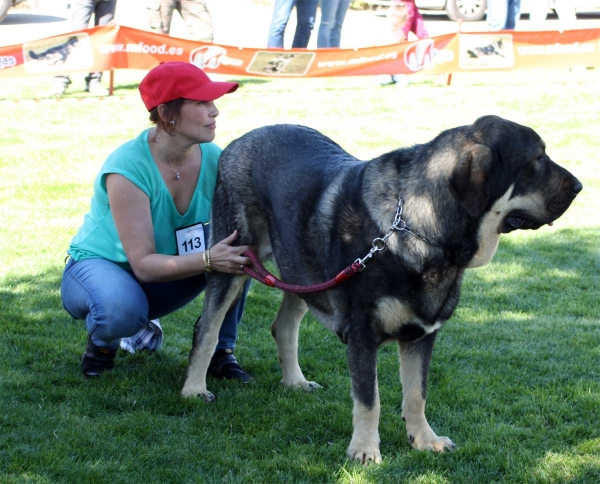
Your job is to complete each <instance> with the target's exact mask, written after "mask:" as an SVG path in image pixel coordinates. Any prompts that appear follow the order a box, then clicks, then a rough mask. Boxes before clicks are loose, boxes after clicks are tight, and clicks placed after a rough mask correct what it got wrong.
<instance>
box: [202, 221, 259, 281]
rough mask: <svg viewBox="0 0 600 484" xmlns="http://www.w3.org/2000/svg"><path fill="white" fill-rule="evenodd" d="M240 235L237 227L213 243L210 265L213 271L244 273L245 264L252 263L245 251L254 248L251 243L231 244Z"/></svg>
mask: <svg viewBox="0 0 600 484" xmlns="http://www.w3.org/2000/svg"><path fill="white" fill-rule="evenodd" d="M237 237H238V231H237V229H236V230H234V231H233V233H232V234H231V235H230V236H228V237H225V238H224V239H223V240H221V241H220V242H217V243H216V244H215V245H213V246H212V247H211V248H210V249H209V250H210V267H211V270H213V271H218V272H226V273H228V274H237V275H240V274H244V268H243V266H245V265H251V264H252V261H251V260H250V259H249V258H248V257H246V256H244V255H243V254H244V252H246V251H248V250H252V247H250V246H249V245H239V246H238V245H231V244H232V243H233V242H234V241H235V239H237Z"/></svg>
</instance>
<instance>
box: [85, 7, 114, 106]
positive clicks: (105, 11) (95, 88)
mask: <svg viewBox="0 0 600 484" xmlns="http://www.w3.org/2000/svg"><path fill="white" fill-rule="evenodd" d="M93 3H94V25H95V26H99V25H108V24H109V23H110V22H112V21H113V20H114V19H115V10H116V8H117V0H95V1H94V2H93ZM88 22H89V18H88ZM101 80H102V72H90V73H89V74H88V75H87V76H86V77H85V90H86V91H88V92H90V93H91V94H95V95H97V96H106V95H107V94H108V89H106V88H105V87H104V86H102V84H101V83H100V82H101Z"/></svg>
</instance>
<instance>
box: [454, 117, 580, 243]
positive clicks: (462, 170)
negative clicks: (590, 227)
mask: <svg viewBox="0 0 600 484" xmlns="http://www.w3.org/2000/svg"><path fill="white" fill-rule="evenodd" d="M464 134H465V139H466V142H465V143H464V145H463V147H462V148H461V149H460V150H459V152H458V156H457V160H456V165H455V167H454V169H453V172H452V175H451V177H450V190H451V191H452V194H453V195H454V197H455V198H456V199H457V200H458V201H459V203H460V205H461V206H462V207H463V208H464V209H465V210H466V211H467V212H468V213H469V215H471V216H472V217H480V216H482V215H483V214H484V213H485V214H487V213H489V214H490V215H491V217H490V218H491V220H493V223H494V224H496V227H495V229H496V230H497V233H498V234H500V233H508V232H511V231H513V230H517V229H533V230H536V229H538V228H540V227H541V226H542V225H545V224H552V223H553V222H554V221H555V220H556V219H557V218H558V217H560V216H561V215H562V214H563V213H564V212H565V211H566V210H567V208H569V206H570V205H571V202H572V201H573V200H574V199H575V197H576V196H577V194H578V193H579V192H580V191H581V189H582V188H583V187H582V184H581V182H580V181H579V180H578V179H577V178H575V177H574V176H573V175H572V174H571V173H570V172H569V171H567V170H566V169H564V168H563V167H561V166H559V165H557V164H556V163H555V162H553V161H552V160H551V159H550V157H549V156H548V155H547V154H546V150H545V148H546V146H545V144H544V142H543V141H542V139H541V138H540V136H539V135H538V134H537V133H536V132H535V131H534V130H533V129H531V128H528V127H526V126H522V125H519V124H517V123H514V122H511V121H507V120H505V119H502V118H499V117H497V116H484V117H482V118H479V119H478V120H477V121H475V123H473V125H471V126H469V127H467V128H466V132H465V133H464ZM488 223H492V222H491V221H488Z"/></svg>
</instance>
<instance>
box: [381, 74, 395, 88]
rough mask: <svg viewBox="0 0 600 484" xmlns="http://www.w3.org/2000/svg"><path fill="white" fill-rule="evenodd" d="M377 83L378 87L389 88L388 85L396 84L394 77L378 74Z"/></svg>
mask: <svg viewBox="0 0 600 484" xmlns="http://www.w3.org/2000/svg"><path fill="white" fill-rule="evenodd" d="M377 82H378V83H379V85H380V86H389V85H390V84H396V76H390V75H388V74H380V75H378V76H377Z"/></svg>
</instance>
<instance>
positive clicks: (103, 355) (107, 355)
mask: <svg viewBox="0 0 600 484" xmlns="http://www.w3.org/2000/svg"><path fill="white" fill-rule="evenodd" d="M115 356H117V350H116V348H115V349H114V350H109V349H107V348H100V347H99V346H96V345H95V344H94V343H93V341H92V337H91V336H90V335H89V334H88V338H87V346H86V348H85V353H84V354H83V357H82V358H81V371H82V372H83V374H84V375H85V376H87V377H95V376H100V374H101V373H103V372H105V371H110V370H112V369H113V368H114V367H115Z"/></svg>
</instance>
